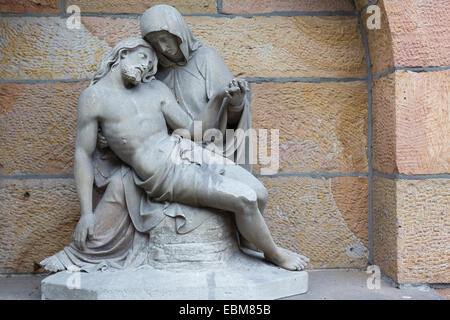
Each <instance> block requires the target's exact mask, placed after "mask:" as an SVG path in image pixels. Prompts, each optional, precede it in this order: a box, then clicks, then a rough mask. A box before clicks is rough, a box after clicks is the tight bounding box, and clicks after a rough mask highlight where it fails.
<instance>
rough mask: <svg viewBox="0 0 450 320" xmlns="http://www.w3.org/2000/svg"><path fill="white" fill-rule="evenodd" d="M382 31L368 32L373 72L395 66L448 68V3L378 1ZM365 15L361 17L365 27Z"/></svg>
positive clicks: (449, 57) (449, 25)
mask: <svg viewBox="0 0 450 320" xmlns="http://www.w3.org/2000/svg"><path fill="white" fill-rule="evenodd" d="M377 5H378V6H379V7H380V9H381V29H374V30H367V28H366V32H367V34H368V38H369V48H370V55H371V58H372V63H373V73H375V74H376V73H379V72H382V71H385V70H387V69H389V68H392V67H393V66H394V65H395V66H405V67H426V66H448V65H450V56H449V55H448V51H449V49H450V34H449V32H448V30H449V28H450V20H449V19H448V16H449V14H450V2H448V1H447V0H437V1H433V2H430V1H426V0H417V1H411V2H408V5H407V6H405V5H404V2H402V1H391V0H389V1H386V0H385V1H383V0H380V1H378V3H377ZM368 17H369V15H368V14H364V15H363V21H364V24H365V25H366V23H365V22H366V19H367V18H368Z"/></svg>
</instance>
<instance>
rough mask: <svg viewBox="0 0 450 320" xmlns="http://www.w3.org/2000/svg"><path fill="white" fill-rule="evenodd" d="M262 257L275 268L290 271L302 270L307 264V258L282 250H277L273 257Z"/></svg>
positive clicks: (265, 255)
mask: <svg viewBox="0 0 450 320" xmlns="http://www.w3.org/2000/svg"><path fill="white" fill-rule="evenodd" d="M264 257H265V258H266V259H267V260H269V261H270V262H272V263H274V264H276V265H277V266H279V267H281V268H284V269H287V270H291V271H296V270H303V269H304V268H305V267H306V265H307V264H308V262H309V258H307V257H305V256H302V255H301V254H297V253H295V252H292V251H289V250H286V249H283V248H278V249H277V253H276V254H275V255H273V256H268V255H267V254H264Z"/></svg>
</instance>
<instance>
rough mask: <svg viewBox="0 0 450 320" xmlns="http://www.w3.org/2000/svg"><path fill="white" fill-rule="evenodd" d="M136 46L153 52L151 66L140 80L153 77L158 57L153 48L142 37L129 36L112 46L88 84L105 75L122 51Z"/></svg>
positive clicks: (143, 80)
mask: <svg viewBox="0 0 450 320" xmlns="http://www.w3.org/2000/svg"><path fill="white" fill-rule="evenodd" d="M138 47H144V48H148V49H150V50H151V52H152V54H153V68H152V69H151V70H149V71H148V72H146V73H145V74H143V75H142V82H149V81H151V80H152V79H153V76H154V75H155V74H156V71H157V67H158V58H157V56H156V53H155V50H154V49H153V48H152V47H151V46H150V44H149V43H148V42H147V41H145V40H144V39H141V38H136V37H131V38H127V39H124V40H122V41H120V42H119V43H118V44H116V45H115V46H114V48H113V49H112V50H111V52H110V53H109V54H108V55H107V56H106V57H105V58H104V59H103V61H102V63H101V64H100V67H99V68H98V70H97V72H96V73H95V74H94V77H93V78H92V81H91V84H90V85H91V86H92V85H94V84H96V83H97V82H98V81H99V80H100V79H102V78H103V77H104V76H106V75H107V74H108V72H109V71H111V68H113V67H114V66H116V65H118V64H119V60H120V56H121V55H122V52H126V51H130V50H134V49H136V48H138Z"/></svg>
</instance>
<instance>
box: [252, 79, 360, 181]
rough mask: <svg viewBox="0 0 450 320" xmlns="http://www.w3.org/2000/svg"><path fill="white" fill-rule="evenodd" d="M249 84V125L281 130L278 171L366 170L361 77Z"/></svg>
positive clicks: (256, 171) (257, 169) (257, 167)
mask: <svg viewBox="0 0 450 320" xmlns="http://www.w3.org/2000/svg"><path fill="white" fill-rule="evenodd" d="M251 89H252V112H253V128H255V129H268V130H270V129H278V130H279V131H280V172H291V173H292V172H317V171H334V172H355V171H356V172H363V171H367V170H368V169H367V157H366V148H367V89H366V84H365V83H364V82H362V81H361V82H327V83H301V82H289V83H261V84H252V85H251ZM269 141H270V140H269ZM259 167H260V166H258V165H256V166H255V171H254V172H255V173H260V172H259ZM261 167H264V166H261Z"/></svg>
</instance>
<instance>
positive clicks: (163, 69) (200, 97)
mask: <svg viewBox="0 0 450 320" xmlns="http://www.w3.org/2000/svg"><path fill="white" fill-rule="evenodd" d="M140 25H141V35H142V36H143V37H144V38H145V36H146V35H147V34H148V33H150V32H156V31H162V30H164V31H167V32H169V33H171V34H173V35H175V36H176V37H177V38H178V39H179V40H178V41H179V47H180V50H181V52H182V53H183V56H184V61H182V62H178V63H175V62H172V61H170V60H169V59H167V58H166V57H165V56H164V55H162V54H160V53H158V52H157V55H158V63H159V66H158V73H157V74H156V78H157V79H158V80H160V81H162V82H164V83H165V84H166V85H167V86H168V87H169V88H170V89H171V90H172V92H173V93H174V95H175V97H176V98H177V101H178V103H179V104H180V106H181V107H182V108H183V109H184V110H185V111H186V113H187V114H188V115H189V116H190V117H191V118H192V120H200V117H201V114H202V112H203V111H204V110H205V108H206V106H207V105H208V104H211V103H212V104H217V105H219V106H221V108H220V110H221V111H220V112H219V119H218V123H217V129H219V130H220V131H221V132H222V134H223V136H224V138H225V136H226V135H225V130H226V129H227V128H230V129H234V130H235V132H239V133H242V132H246V131H247V130H248V129H250V128H251V122H252V117H251V108H250V103H249V99H248V97H246V98H245V99H244V102H243V104H244V105H243V110H242V113H241V116H240V119H239V121H238V122H237V124H235V125H234V126H230V124H229V121H228V113H227V110H226V109H227V105H226V104H227V102H226V100H225V99H222V98H220V97H218V95H219V94H220V93H222V92H223V90H224V88H225V87H226V86H227V85H228V84H229V83H230V81H231V80H232V79H233V77H232V75H231V73H230V71H229V70H228V68H227V66H226V64H225V62H224V61H223V59H222V58H221V57H220V56H219V55H218V54H217V53H216V51H214V50H213V49H211V48H209V47H207V46H204V45H203V44H202V43H201V42H200V41H199V40H198V39H197V38H196V37H195V36H194V34H193V33H192V32H191V30H190V29H189V27H188V25H187V23H186V22H185V20H184V19H183V17H182V16H181V14H180V13H179V12H178V11H177V10H176V9H175V8H173V7H171V6H168V5H156V6H153V7H151V8H150V9H148V10H147V11H146V12H145V13H144V14H143V15H142V17H141V21H140ZM238 129H241V130H242V131H237V130H238ZM219 142H220V140H219ZM251 142H252V141H251V136H249V137H248V139H247V141H246V138H245V136H244V135H243V134H235V135H234V136H233V137H232V138H231V139H229V140H228V141H226V146H225V147H222V146H218V149H219V150H224V154H223V155H224V156H225V157H228V158H230V159H231V160H233V161H235V162H236V163H238V164H240V165H241V166H243V167H244V168H245V169H247V170H248V171H251V168H252V166H251V161H250V159H251V158H250V157H251V156H250V152H251V151H253V150H252V143H251ZM246 155H247V157H246Z"/></svg>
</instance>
